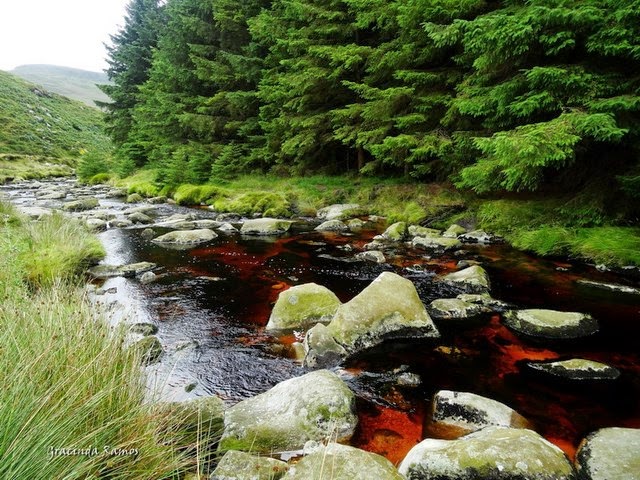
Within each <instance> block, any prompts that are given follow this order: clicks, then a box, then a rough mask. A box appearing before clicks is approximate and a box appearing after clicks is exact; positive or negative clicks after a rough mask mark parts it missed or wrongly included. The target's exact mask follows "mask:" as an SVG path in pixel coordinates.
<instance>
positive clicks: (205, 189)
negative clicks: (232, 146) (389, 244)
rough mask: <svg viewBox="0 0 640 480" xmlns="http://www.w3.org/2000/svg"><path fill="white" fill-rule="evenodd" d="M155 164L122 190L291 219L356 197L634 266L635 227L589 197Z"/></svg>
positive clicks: (391, 211)
mask: <svg viewBox="0 0 640 480" xmlns="http://www.w3.org/2000/svg"><path fill="white" fill-rule="evenodd" d="M156 177H157V172H156V171H155V170H151V169H148V170H141V171H139V172H137V173H136V174H135V175H133V176H131V177H128V178H125V179H122V180H119V181H118V184H119V185H120V186H123V187H126V188H127V189H128V191H129V193H139V194H141V195H142V196H147V197H151V196H155V195H168V196H171V197H173V198H174V199H175V200H176V202H177V203H179V204H183V205H198V204H208V205H212V206H213V207H214V208H215V209H216V210H217V211H220V212H237V213H240V214H244V215H251V214H254V213H260V214H263V215H266V216H278V217H291V216H294V215H314V214H315V212H316V210H317V209H318V208H321V207H323V206H326V205H330V204H333V203H358V204H360V205H362V206H363V207H365V208H366V210H367V212H368V213H371V214H376V215H382V216H385V217H387V219H388V221H389V222H394V221H406V222H410V223H415V224H417V223H425V222H426V223H429V224H430V225H433V226H438V227H441V228H446V227H448V225H449V224H450V223H452V222H461V223H463V224H465V225H467V226H470V227H472V228H482V229H485V230H487V231H491V232H494V233H497V234H499V235H502V236H503V237H505V238H506V239H507V241H509V242H510V243H511V244H512V245H513V246H514V247H516V248H518V249H521V250H527V251H530V252H533V253H536V254H538V255H543V256H546V255H551V256H563V257H572V258H579V259H582V260H586V261H593V262H597V263H605V264H609V265H640V229H639V228H637V227H633V226H628V225H624V224H620V222H615V221H613V220H612V219H611V218H610V217H609V216H608V215H607V214H606V213H605V212H604V211H603V210H602V209H601V208H599V207H598V206H597V205H594V204H593V201H592V199H591V198H589V197H586V196H585V197H577V198H566V197H562V196H557V197H551V198H544V199H533V200H532V199H526V200H522V199H518V200H505V199H502V200H493V199H482V198H479V197H477V196H475V195H473V194H471V193H465V192H460V191H458V190H456V189H455V188H453V187H452V186H451V185H448V184H442V183H440V184H424V183H415V182H407V181H406V180H404V179H388V178H387V179H379V178H371V177H348V176H338V177H329V176H309V177H290V178H282V177H276V176H268V175H265V176H257V175H254V176H243V177H239V178H237V179H235V180H231V181H220V182H216V183H215V184H212V183H210V184H206V185H181V186H179V187H173V188H170V187H166V186H163V185H162V184H161V183H159V182H158V181H157V180H156Z"/></svg>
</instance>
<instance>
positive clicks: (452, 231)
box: [442, 223, 467, 238]
mask: <svg viewBox="0 0 640 480" xmlns="http://www.w3.org/2000/svg"><path fill="white" fill-rule="evenodd" d="M463 233H467V229H466V228H464V227H461V226H460V225H458V224H457V223H454V224H452V225H450V226H449V228H447V229H446V230H445V232H444V233H443V234H442V236H443V237H449V238H458V235H462V234H463Z"/></svg>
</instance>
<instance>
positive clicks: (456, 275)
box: [442, 265, 491, 293]
mask: <svg viewBox="0 0 640 480" xmlns="http://www.w3.org/2000/svg"><path fill="white" fill-rule="evenodd" d="M442 281H443V282H445V283H447V284H449V285H452V286H456V287H462V288H464V289H465V290H466V291H467V292H469V293H485V292H488V291H489V289H490V288H491V283H490V281H489V275H488V274H487V271H486V270H485V269H484V268H482V267H481V266H479V265H472V266H471V267H468V268H465V269H464V270H460V271H458V272H453V273H449V274H447V275H445V276H444V277H442Z"/></svg>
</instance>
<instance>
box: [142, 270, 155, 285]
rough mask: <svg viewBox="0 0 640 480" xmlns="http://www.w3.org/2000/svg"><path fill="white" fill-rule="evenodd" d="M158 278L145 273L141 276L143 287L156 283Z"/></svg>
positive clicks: (151, 273) (150, 273)
mask: <svg viewBox="0 0 640 480" xmlns="http://www.w3.org/2000/svg"><path fill="white" fill-rule="evenodd" d="M157 278H158V276H157V275H156V274H155V273H153V272H144V273H143V274H142V275H140V283H141V284H143V285H149V284H150V283H153V282H155V281H156V279H157Z"/></svg>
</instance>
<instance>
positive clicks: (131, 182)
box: [116, 169, 160, 197]
mask: <svg viewBox="0 0 640 480" xmlns="http://www.w3.org/2000/svg"><path fill="white" fill-rule="evenodd" d="M156 176H157V171H156V170H152V169H145V170H139V171H137V172H136V173H135V174H134V175H131V176H130V177H127V178H124V179H121V180H118V181H116V185H117V186H119V187H124V188H126V189H127V192H128V193H129V194H131V193H137V194H139V195H142V196H143V197H155V196H156V195H159V194H160V187H159V186H158V185H157V184H156Z"/></svg>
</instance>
